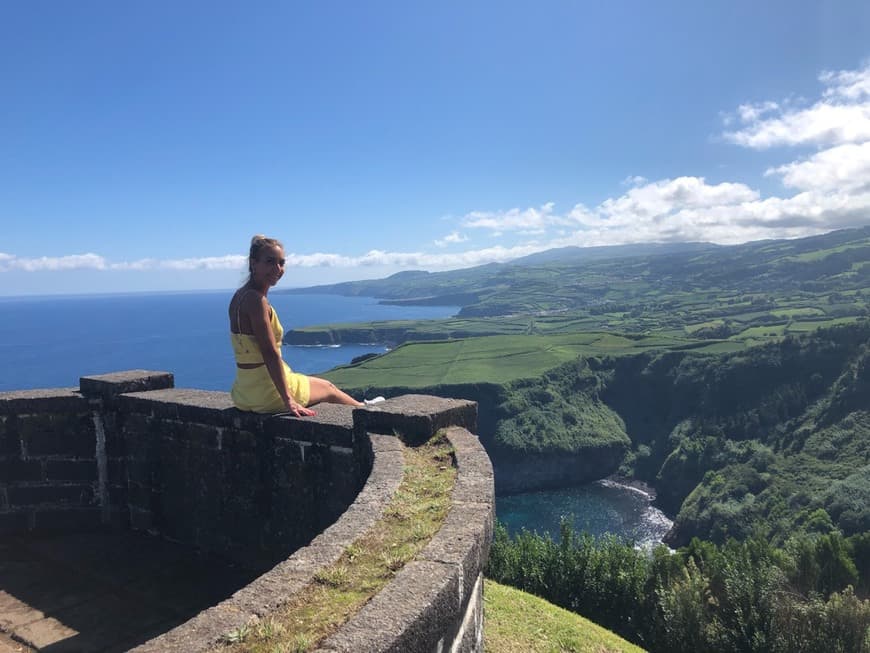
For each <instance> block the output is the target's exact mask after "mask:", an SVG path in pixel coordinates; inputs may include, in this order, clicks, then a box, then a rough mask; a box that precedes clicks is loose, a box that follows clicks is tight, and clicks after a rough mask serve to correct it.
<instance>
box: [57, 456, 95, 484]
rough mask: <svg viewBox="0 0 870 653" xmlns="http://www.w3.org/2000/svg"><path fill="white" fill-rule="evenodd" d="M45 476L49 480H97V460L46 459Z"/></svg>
mask: <svg viewBox="0 0 870 653" xmlns="http://www.w3.org/2000/svg"><path fill="white" fill-rule="evenodd" d="M45 478H46V480H48V481H92V482H93V481H96V480H97V461H96V460H46V461H45Z"/></svg>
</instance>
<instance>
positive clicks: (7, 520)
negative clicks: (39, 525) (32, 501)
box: [0, 510, 31, 535]
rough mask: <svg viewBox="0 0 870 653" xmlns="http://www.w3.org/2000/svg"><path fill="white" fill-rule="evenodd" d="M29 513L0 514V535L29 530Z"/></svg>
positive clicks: (16, 511) (26, 511) (23, 511)
mask: <svg viewBox="0 0 870 653" xmlns="http://www.w3.org/2000/svg"><path fill="white" fill-rule="evenodd" d="M30 522H31V511H28V510H15V511H13V512H0V535H12V534H14V533H24V532H25V531H27V530H29V529H30Z"/></svg>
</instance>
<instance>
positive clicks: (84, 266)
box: [0, 254, 107, 272]
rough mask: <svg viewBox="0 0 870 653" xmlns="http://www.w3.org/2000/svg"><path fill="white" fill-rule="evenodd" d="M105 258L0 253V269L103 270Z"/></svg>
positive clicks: (87, 255)
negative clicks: (25, 255) (24, 255)
mask: <svg viewBox="0 0 870 653" xmlns="http://www.w3.org/2000/svg"><path fill="white" fill-rule="evenodd" d="M106 268H107V263H106V259H105V258H103V257H102V256H99V255H98V254H71V255H68V256H40V257H38V258H26V257H21V256H15V255H14V254H0V271H10V270H21V271H24V272H38V271H43V270H44V271H49V272H59V271H64V270H105V269H106Z"/></svg>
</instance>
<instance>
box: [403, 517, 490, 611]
mask: <svg viewBox="0 0 870 653" xmlns="http://www.w3.org/2000/svg"><path fill="white" fill-rule="evenodd" d="M494 518H495V514H494V509H493V504H488V503H460V504H456V503H454V504H453V505H452V506H451V508H450V512H449V513H448V514H447V518H446V519H445V520H444V523H443V524H442V525H441V529H440V530H439V531H438V532H437V533H436V534H435V536H434V537H433V538H432V539H431V540H430V541H429V543H428V544H427V545H426V546H425V547H424V549H423V550H422V551H421V552H420V555H419V556H418V559H419V560H428V561H430V562H440V563H444V564H449V565H454V566H455V567H456V569H457V572H458V573H459V574H460V575H461V583H460V588H461V591H462V594H463V601H465V600H466V598H467V594H468V592H469V591H470V590H471V588H472V587H473V586H474V583H475V581H476V579H477V577H478V576H479V575H480V574H481V573H482V572H483V567H484V565H485V564H486V560H487V557H488V556H489V546H490V542H492V531H493V522H494Z"/></svg>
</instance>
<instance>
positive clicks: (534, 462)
mask: <svg viewBox="0 0 870 653" xmlns="http://www.w3.org/2000/svg"><path fill="white" fill-rule="evenodd" d="M624 456H625V449H624V448H623V447H614V446H610V447H608V446H602V447H596V448H591V447H590V448H589V449H587V450H584V451H582V452H580V453H573V454H571V453H559V452H541V453H526V454H521V455H517V456H506V455H501V456H497V457H493V456H492V455H490V459H491V460H492V466H493V470H494V471H495V490H496V493H498V494H515V493H518V492H531V491H534V490H546V489H555V488H563V487H571V486H574V485H583V484H586V483H591V482H592V481H596V480H599V479H601V478H605V477H607V476H610V475H611V474H613V473H615V472H616V471H617V469H619V465H620V463H621V462H622V460H623V458H624Z"/></svg>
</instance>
